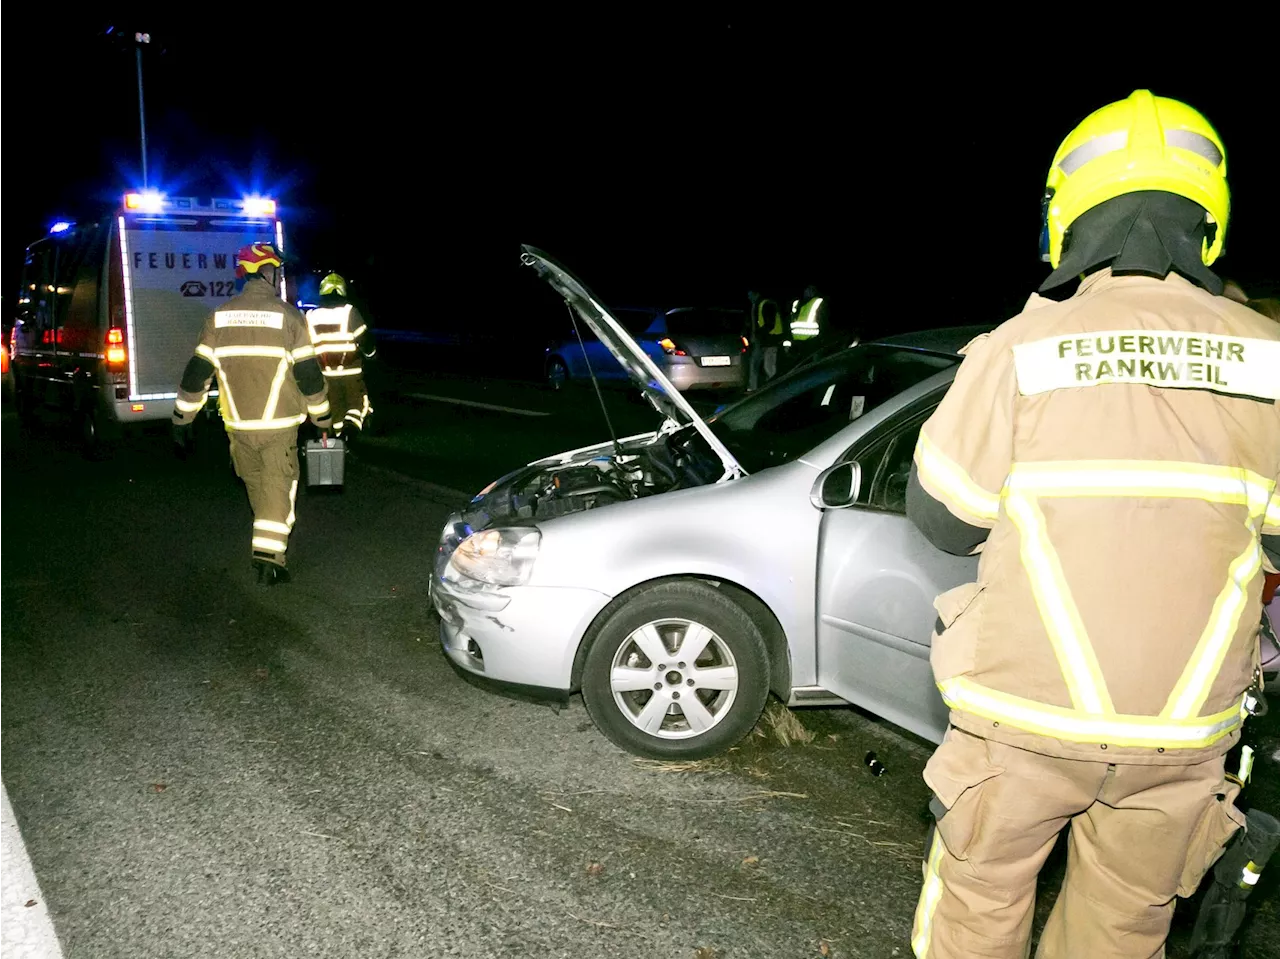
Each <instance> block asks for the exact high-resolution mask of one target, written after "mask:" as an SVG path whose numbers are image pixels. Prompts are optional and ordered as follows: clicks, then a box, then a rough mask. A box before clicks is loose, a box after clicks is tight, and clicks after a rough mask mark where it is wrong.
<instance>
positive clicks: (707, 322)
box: [666, 310, 745, 336]
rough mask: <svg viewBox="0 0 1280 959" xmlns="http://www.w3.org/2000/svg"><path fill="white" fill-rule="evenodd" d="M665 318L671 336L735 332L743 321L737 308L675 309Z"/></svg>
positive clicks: (741, 325) (740, 328)
mask: <svg viewBox="0 0 1280 959" xmlns="http://www.w3.org/2000/svg"><path fill="white" fill-rule="evenodd" d="M666 320H667V333H668V334H669V335H671V336H695V335H706V334H709V333H711V334H714V333H728V334H736V333H739V332H741V330H742V327H743V324H744V322H745V319H744V316H743V314H742V313H740V312H738V311H737V310H675V311H673V312H671V313H668V314H667V316H666Z"/></svg>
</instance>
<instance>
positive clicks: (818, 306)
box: [791, 286, 830, 342]
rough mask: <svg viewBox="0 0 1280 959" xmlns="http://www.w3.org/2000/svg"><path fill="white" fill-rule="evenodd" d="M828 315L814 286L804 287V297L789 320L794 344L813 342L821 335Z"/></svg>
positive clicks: (825, 304)
mask: <svg viewBox="0 0 1280 959" xmlns="http://www.w3.org/2000/svg"><path fill="white" fill-rule="evenodd" d="M829 313H830V310H829V308H828V307H827V303H826V300H825V299H823V297H822V296H821V295H820V294H819V293H818V288H817V287H816V286H808V287H805V291H804V297H803V298H802V299H801V301H800V302H799V305H798V306H796V307H795V309H794V315H793V316H792V318H791V339H792V340H795V341H796V342H803V341H804V340H814V339H817V338H818V337H819V336H821V335H822V332H823V330H824V328H825V326H826V322H827V317H828V315H829Z"/></svg>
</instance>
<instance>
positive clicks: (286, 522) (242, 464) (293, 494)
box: [227, 427, 299, 566]
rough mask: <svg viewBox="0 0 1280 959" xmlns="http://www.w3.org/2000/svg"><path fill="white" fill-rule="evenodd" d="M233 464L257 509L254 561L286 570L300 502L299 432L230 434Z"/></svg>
mask: <svg viewBox="0 0 1280 959" xmlns="http://www.w3.org/2000/svg"><path fill="white" fill-rule="evenodd" d="M227 435H228V436H229V437H230V439H231V462H232V463H234V464H235V468H236V475H237V476H239V477H240V478H241V479H242V480H244V485H245V488H246V489H247V490H248V491H249V505H250V506H252V507H253V544H252V550H253V558H254V559H256V560H264V561H266V562H268V563H275V564H276V565H277V566H284V565H286V563H285V553H286V552H287V550H288V549H289V533H290V531H291V530H292V529H293V522H294V503H295V502H296V500H297V498H298V476H299V470H298V429H297V427H291V428H289V429H285V430H263V431H250V430H228V431H227Z"/></svg>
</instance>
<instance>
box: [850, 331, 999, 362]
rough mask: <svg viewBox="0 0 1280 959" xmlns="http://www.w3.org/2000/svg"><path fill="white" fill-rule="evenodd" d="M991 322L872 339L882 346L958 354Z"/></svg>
mask: <svg viewBox="0 0 1280 959" xmlns="http://www.w3.org/2000/svg"><path fill="white" fill-rule="evenodd" d="M994 329H995V326H994V325H992V324H980V325H975V326H951V327H946V328H943V329H937V330H919V331H917V332H915V333H899V334H898V335H897V336H887V337H884V338H883V339H879V340H874V341H873V342H875V343H878V344H880V345H882V346H897V347H902V348H904V349H909V350H927V351H928V352H930V353H948V354H952V355H956V356H958V355H959V354H960V350H961V349H962V348H963V347H964V345H965V344H966V343H968V342H969V341H970V340H972V339H973V338H974V337H975V336H981V335H982V334H983V333H990V332H991V331H992V330H994Z"/></svg>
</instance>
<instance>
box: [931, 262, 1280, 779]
mask: <svg viewBox="0 0 1280 959" xmlns="http://www.w3.org/2000/svg"><path fill="white" fill-rule="evenodd" d="M964 352H965V358H964V360H963V362H962V364H961V366H960V369H959V371H958V373H957V375H956V379H955V382H954V384H953V386H952V387H951V389H950V390H949V391H948V393H947V395H946V397H945V398H944V399H943V401H942V403H941V405H940V406H939V407H938V409H937V410H936V411H935V412H934V414H933V415H932V416H931V417H930V418H929V419H928V421H926V423H925V424H924V427H923V428H922V429H921V431H920V438H919V441H918V444H917V447H916V451H915V464H916V470H917V472H918V477H919V483H920V486H921V487H922V488H923V490H924V492H925V493H927V494H928V495H929V496H931V497H933V499H935V500H937V501H939V502H940V503H941V504H942V505H944V506H945V507H946V509H947V510H948V511H949V512H950V513H951V514H952V515H953V517H955V518H957V519H959V520H962V521H963V522H964V523H966V524H969V525H970V526H973V527H980V528H983V529H987V530H990V532H989V534H988V535H987V539H986V542H985V544H983V545H982V546H980V547H978V548H979V549H981V551H982V555H981V560H980V562H979V567H978V581H977V582H976V583H971V584H967V585H965V586H961V587H959V588H957V589H954V590H951V591H949V592H947V593H944V594H943V595H942V596H940V597H938V599H937V602H936V604H935V605H936V608H937V610H938V613H939V620H940V627H941V629H942V632H941V634H940V635H935V636H934V640H933V648H932V653H931V660H932V665H933V672H934V676H935V679H936V681H937V683H938V686H939V688H940V689H941V691H942V695H943V698H944V699H945V700H946V702H947V704H948V705H949V706H950V708H951V722H952V723H953V724H954V725H956V726H958V727H959V728H961V729H963V730H966V731H968V732H971V733H974V734H976V735H979V736H983V737H985V738H987V739H993V740H997V741H1000V742H1004V743H1008V744H1009V745H1013V746H1018V747H1022V748H1026V749H1031V750H1033V751H1035V752H1039V753H1044V754H1048V755H1053V756H1061V757H1065V758H1073V759H1087V760H1092V761H1095V762H1096V761H1103V762H1112V763H1114V762H1132V763H1158V764H1174V763H1194V762H1200V761H1202V760H1207V759H1211V758H1214V757H1216V756H1217V755H1219V754H1221V753H1224V752H1226V751H1227V750H1228V749H1229V748H1230V747H1231V746H1232V744H1233V743H1234V742H1235V741H1236V740H1237V739H1238V738H1239V728H1240V725H1241V722H1242V717H1243V714H1244V701H1245V694H1246V691H1247V689H1248V688H1249V686H1250V685H1251V683H1252V681H1253V678H1254V674H1255V671H1256V669H1257V666H1258V662H1259V658H1258V657H1259V653H1258V630H1259V623H1260V619H1261V609H1262V607H1261V604H1260V592H1261V589H1262V584H1263V570H1264V567H1266V568H1269V566H1270V564H1269V562H1268V561H1267V560H1266V558H1265V556H1264V553H1263V551H1262V548H1261V537H1262V536H1268V537H1270V536H1273V535H1276V534H1278V533H1280V494H1277V491H1276V484H1277V479H1278V478H1280V405H1278V404H1277V400H1280V325H1277V324H1276V323H1274V322H1273V321H1271V320H1269V319H1267V318H1266V317H1263V316H1261V315H1260V314H1258V313H1255V312H1253V311H1252V310H1249V309H1247V308H1246V307H1244V306H1241V305H1240V304H1237V303H1235V302H1233V301H1231V300H1228V299H1226V298H1224V297H1215V296H1213V295H1211V294H1209V293H1207V292H1205V291H1204V290H1202V289H1200V288H1198V287H1195V286H1193V285H1192V284H1191V283H1189V282H1187V281H1186V280H1184V279H1182V278H1181V277H1179V276H1177V275H1176V274H1170V275H1169V277H1167V278H1166V279H1164V280H1160V279H1156V278H1153V277H1142V276H1112V275H1111V272H1110V270H1102V271H1099V272H1097V273H1095V274H1093V275H1091V276H1090V277H1088V278H1087V279H1086V280H1085V281H1084V282H1082V284H1081V286H1080V288H1079V289H1078V291H1077V292H1076V294H1075V295H1074V296H1073V297H1071V298H1070V299H1068V300H1065V301H1063V302H1060V303H1058V302H1053V301H1050V300H1047V299H1043V298H1041V297H1038V296H1033V297H1032V298H1031V301H1030V302H1029V303H1028V305H1027V308H1026V309H1025V310H1024V311H1023V312H1022V313H1021V314H1020V315H1018V316H1016V317H1014V318H1013V319H1012V320H1009V321H1008V322H1007V323H1005V324H1003V325H1002V326H1000V327H999V328H997V329H996V330H995V331H994V332H992V333H990V334H985V335H984V336H982V337H979V338H978V339H977V340H975V341H974V342H973V343H971V344H969V346H968V347H966V349H965V351H964Z"/></svg>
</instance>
